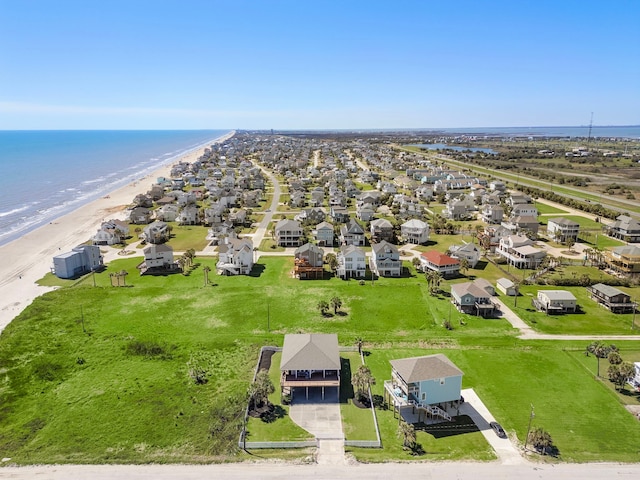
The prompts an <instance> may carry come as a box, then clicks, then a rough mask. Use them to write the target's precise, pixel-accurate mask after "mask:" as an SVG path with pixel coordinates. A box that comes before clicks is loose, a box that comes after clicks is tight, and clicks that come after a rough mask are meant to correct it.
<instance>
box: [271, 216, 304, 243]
mask: <svg viewBox="0 0 640 480" xmlns="http://www.w3.org/2000/svg"><path fill="white" fill-rule="evenodd" d="M274 230H275V236H276V243H277V244H278V245H280V246H281V247H299V246H300V245H302V239H303V235H304V232H303V231H302V227H301V226H300V222H297V221H295V220H287V219H282V220H280V221H279V222H278V223H276V226H275V228H274Z"/></svg>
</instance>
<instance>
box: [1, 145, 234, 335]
mask: <svg viewBox="0 0 640 480" xmlns="http://www.w3.org/2000/svg"><path fill="white" fill-rule="evenodd" d="M234 133H235V132H230V133H229V134H227V135H225V136H223V137H220V138H218V139H217V140H216V141H215V142H213V141H212V142H210V143H209V144H207V145H205V146H203V147H201V148H198V149H196V150H192V151H191V152H189V153H187V154H186V155H184V156H182V157H180V158H178V159H176V160H175V161H174V162H173V163H178V162H180V161H184V162H193V161H195V160H197V159H198V157H200V156H201V155H202V154H203V153H204V149H205V148H206V146H208V145H210V144H213V143H221V142H223V141H225V140H226V139H228V138H230V137H232V136H233V135H234ZM170 170H171V165H165V166H163V167H161V168H159V169H158V170H157V171H155V172H153V173H151V174H149V175H147V176H145V177H144V178H142V179H140V180H138V181H135V182H132V183H130V184H128V185H125V186H124V187H121V188H119V189H117V190H115V191H113V192H111V193H110V194H109V195H107V196H105V197H103V198H100V199H98V200H94V201H92V202H90V203H88V204H86V205H83V206H81V207H80V208H78V209H77V210H75V211H73V212H71V213H68V214H67V215H64V216H62V217H60V218H58V219H56V220H54V221H53V222H52V223H50V224H48V225H43V226H42V227H40V228H38V229H36V230H33V231H31V232H29V233H26V234H25V235H23V236H22V237H20V238H18V239H16V240H14V241H12V242H9V243H7V244H6V245H2V246H0V259H2V261H1V262H0V332H1V331H2V330H4V328H5V327H6V326H7V325H8V324H9V323H10V322H11V320H13V319H14V318H15V317H16V316H18V315H19V314H20V312H22V311H23V310H24V309H25V308H26V307H27V306H28V305H29V304H30V303H31V302H32V301H33V299H34V298H36V297H37V296H39V295H42V294H43V293H45V292H47V291H49V290H51V288H46V287H40V286H38V285H36V283H35V282H36V281H37V280H39V279H41V278H42V277H43V276H44V275H45V274H46V273H47V272H49V271H51V266H52V265H53V257H54V256H55V255H58V254H60V253H63V252H68V251H70V250H71V249H72V248H73V247H76V246H78V245H80V244H81V243H84V242H86V241H87V240H89V239H90V238H91V237H92V236H93V235H94V234H95V233H96V231H97V229H98V228H99V227H100V224H101V223H102V222H103V221H104V220H108V219H110V218H119V219H123V218H124V216H125V210H126V209H127V207H128V206H129V205H130V204H131V202H132V201H133V199H134V198H135V196H136V195H137V194H139V193H145V192H147V191H148V190H149V189H150V188H151V185H152V184H153V183H154V181H155V180H156V178H158V177H168V176H169V172H170Z"/></svg>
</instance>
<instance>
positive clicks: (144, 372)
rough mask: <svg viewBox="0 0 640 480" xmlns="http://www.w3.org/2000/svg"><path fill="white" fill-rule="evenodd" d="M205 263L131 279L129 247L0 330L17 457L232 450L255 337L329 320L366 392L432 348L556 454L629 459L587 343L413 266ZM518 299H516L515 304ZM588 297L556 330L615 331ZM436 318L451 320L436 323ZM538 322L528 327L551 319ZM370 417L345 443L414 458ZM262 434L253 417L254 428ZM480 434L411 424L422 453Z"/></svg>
mask: <svg viewBox="0 0 640 480" xmlns="http://www.w3.org/2000/svg"><path fill="white" fill-rule="evenodd" d="M215 260H216V259H215V258H212V257H204V258H203V257H197V258H196V259H195V262H196V264H197V267H196V268H195V269H194V270H193V271H192V272H191V273H190V274H189V275H181V274H175V275H168V276H140V275H139V274H138V273H137V271H136V269H135V267H136V265H137V264H138V263H139V262H140V257H127V258H124V259H121V260H116V261H113V262H111V263H110V264H109V265H108V267H107V269H106V270H105V271H104V272H102V273H99V274H96V275H95V279H96V285H97V286H96V287H93V282H92V279H91V278H90V276H88V277H85V278H83V279H82V280H81V281H79V282H76V283H74V284H73V286H70V287H66V288H61V289H58V290H56V291H53V292H50V293H47V294H45V295H43V296H41V297H38V298H36V299H35V300H34V302H33V303H32V305H30V306H29V307H28V308H27V309H26V310H25V311H24V312H23V313H22V314H21V315H19V316H18V317H17V318H16V319H15V320H14V321H13V322H11V323H10V324H9V325H8V326H7V327H6V329H5V330H4V331H3V332H2V335H0V368H2V376H1V377H0V455H1V456H2V457H11V458H12V460H11V461H12V462H15V463H18V464H34V463H149V462H154V463H163V462H174V463H175V462H211V461H222V460H232V459H234V458H238V457H237V454H238V452H237V440H238V435H239V432H240V429H241V427H242V419H243V415H244V409H245V407H246V391H247V388H248V386H249V383H250V381H251V378H252V376H253V370H254V366H255V362H256V360H257V356H258V352H259V347H260V346H262V345H281V344H282V340H283V335H284V334H286V333H298V332H310V333H311V332H318V333H326V332H334V333H336V334H338V338H339V342H340V344H341V345H353V344H354V341H355V338H356V337H361V338H363V339H364V340H365V343H366V346H367V347H366V348H367V350H368V351H369V352H370V355H369V356H367V357H366V361H367V364H368V365H369V366H370V367H371V368H372V371H373V373H374V376H375V377H376V378H377V380H378V383H377V385H376V386H375V387H374V393H377V394H382V390H381V389H382V382H383V380H384V379H387V378H389V375H390V366H389V364H388V360H389V359H391V358H402V357H405V356H412V355H419V354H427V353H435V352H443V353H446V354H447V355H448V356H449V357H450V358H451V359H452V360H453V361H454V362H455V363H456V364H457V365H458V366H459V367H460V368H461V369H462V370H463V371H464V372H465V377H464V386H465V387H473V388H474V389H475V390H476V392H478V394H479V395H480V397H481V398H482V399H483V401H484V402H485V404H486V405H487V406H488V408H489V409H490V410H491V411H492V413H493V414H494V415H495V416H496V418H497V419H498V420H499V421H501V422H503V425H504V426H505V428H506V429H507V430H508V431H510V432H514V433H515V435H517V438H518V439H520V441H522V439H523V438H524V434H525V432H526V422H527V420H528V412H529V406H530V403H532V402H533V403H534V404H535V406H536V415H537V416H536V422H540V423H539V424H540V425H541V426H543V427H545V428H546V429H547V430H549V431H550V433H551V434H552V436H553V438H554V441H555V442H556V443H557V445H558V446H559V448H560V452H561V455H562V457H561V458H562V459H565V460H570V461H591V460H593V461H595V460H599V461H638V460H640V459H638V453H637V451H638V450H637V445H638V444H640V438H639V437H640V432H639V431H638V429H637V421H636V420H635V419H634V418H633V417H632V416H631V415H629V414H628V413H627V412H626V411H625V410H624V409H623V408H622V407H621V401H620V400H619V399H618V398H617V396H616V395H615V394H613V393H612V392H611V389H610V388H608V387H604V386H603V385H602V384H601V383H599V382H594V381H593V374H592V373H591V371H589V370H588V369H585V368H584V366H583V365H581V364H580V363H576V361H575V360H573V357H572V356H571V355H567V353H566V352H565V351H564V348H565V347H566V348H577V349H579V350H584V345H582V343H584V342H542V341H540V342H531V341H529V342H524V341H521V340H518V339H517V337H516V336H515V334H516V331H515V330H514V329H513V328H512V327H511V325H510V324H508V322H506V321H505V320H503V319H482V318H478V317H473V316H468V315H462V314H460V313H458V312H457V311H456V310H455V309H452V308H451V304H450V301H449V297H448V295H447V291H448V288H449V287H448V285H449V284H448V282H445V283H444V285H443V290H444V291H443V293H441V294H440V295H438V296H431V295H430V294H429V292H428V288H427V284H426V280H425V279H424V277H423V276H422V275H416V276H408V277H405V278H380V279H377V280H376V281H375V282H371V281H367V282H365V284H364V285H361V284H360V282H358V281H356V280H351V281H343V280H340V279H338V278H331V277H327V279H326V280H317V281H300V280H296V279H293V278H292V277H291V273H290V272H291V270H292V268H293V259H292V258H291V257H267V258H260V259H259V261H258V264H257V265H256V267H255V269H254V271H253V272H252V275H250V276H237V277H225V276H216V275H215V274H213V273H212V272H214V271H215V269H213V270H212V272H210V284H209V285H206V286H205V285H204V275H203V272H202V269H203V267H204V266H205V265H206V266H210V267H215ZM198 264H199V265H198ZM122 270H126V271H128V272H129V275H127V276H126V278H124V281H125V282H126V287H125V286H123V285H124V283H123V284H122V285H121V286H120V287H118V286H111V285H112V281H113V278H112V277H110V273H114V272H120V271H122ZM411 271H412V270H411ZM412 272H413V271H412ZM334 296H338V297H340V298H341V300H342V307H341V308H340V309H339V311H338V312H333V310H331V311H330V312H329V313H328V314H327V315H322V314H321V313H320V312H319V310H318V308H317V305H318V302H319V301H320V300H324V301H330V299H331V298H332V297H334ZM526 298H527V297H521V298H520V300H519V302H518V303H519V305H520V304H521V303H522V306H523V308H524V306H525V303H526V301H525V300H526ZM521 301H522V302H521ZM579 301H580V302H583V300H582V299H580V300H579ZM594 305H595V304H594ZM597 308H598V312H597V315H595V314H588V315H583V316H582V318H581V319H580V320H581V322H582V324H579V322H578V321H575V322H574V321H572V320H571V319H569V322H568V323H569V327H567V328H569V331H571V329H573V330H575V331H576V332H580V333H586V332H589V333H592V334H594V335H598V334H604V333H607V332H611V333H613V332H614V331H615V332H616V333H618V329H616V328H615V327H614V324H613V323H612V322H613V319H611V320H609V321H605V322H602V321H600V320H599V316H598V315H602V314H603V313H604V312H605V311H604V310H603V309H601V307H597ZM519 309H520V306H519V307H518V310H517V311H518V313H520V311H519ZM525 311H526V310H525ZM449 316H450V317H449ZM448 318H451V323H452V326H453V329H452V330H448V329H446V328H444V326H443V322H444V320H445V319H448ZM618 318H620V319H622V317H619V316H616V318H615V320H618ZM566 319H567V317H566V316H565V317H561V318H553V319H549V321H550V322H552V321H555V322H557V323H561V322H565V321H566ZM621 322H622V323H623V322H625V320H621ZM540 323H541V322H540V321H539V320H538V321H537V322H536V323H535V324H533V325H534V328H536V329H540V330H543V331H547V330H548V329H551V327H548V326H544V325H543V326H542V327H544V328H541V326H540ZM572 324H573V326H572ZM545 329H546V330H545ZM627 329H628V328H627ZM623 330H624V326H623V325H622V324H621V326H620V329H619V331H623ZM559 331H562V332H563V333H564V331H565V329H560V330H559ZM274 365H277V362H276V363H275V364H274ZM354 365H356V363H354V362H351V366H352V368H353V366H354ZM195 367H197V368H198V369H200V368H201V369H203V370H204V371H205V372H206V373H205V376H204V379H205V380H206V381H205V382H203V383H200V384H197V383H196V382H195V381H194V379H193V377H192V375H190V372H193V371H194V368H195ZM274 372H275V370H274ZM274 374H275V373H274ZM276 385H277V383H276ZM278 401H279V399H278ZM539 412H540V413H539ZM351 413H352V412H347V414H346V418H347V421H348V423H347V425H356V426H357V425H360V424H362V425H365V423H363V422H366V420H365V418H364V416H363V417H362V418H361V417H360V416H359V415H356V413H358V414H359V413H361V412H356V413H353V415H352V414H351ZM280 421H283V423H282V425H283V428H282V432H283V433H282V434H278V435H280V436H281V437H282V436H285V433H286V435H293V436H294V437H295V436H296V435H297V434H296V433H295V431H294V428H293V426H291V425H289V426H287V425H285V422H286V417H285V418H283V419H278V420H276V422H275V423H277V422H280ZM379 422H380V426H381V431H382V435H383V444H384V445H385V448H384V449H383V450H382V451H376V452H372V451H364V450H362V449H353V452H354V454H355V455H356V456H357V457H358V458H361V459H363V460H369V461H383V460H385V459H392V458H407V459H411V458H413V457H410V456H409V455H408V454H407V453H406V452H404V451H403V450H402V449H401V446H400V441H399V439H398V438H397V437H396V429H397V424H396V423H395V422H397V419H393V417H392V415H391V413H390V412H385V411H380V415H379ZM262 427H264V428H262ZM278 428H279V427H278ZM272 431H273V430H272V429H270V428H269V426H268V425H261V424H258V425H257V426H252V435H255V436H256V437H259V438H261V437H262V436H265V434H266V436H268V434H270V433H271V432H272ZM298 433H300V432H298ZM351 434H353V433H351ZM278 435H276V436H278ZM478 435H479V433H477V432H475V433H474V432H469V433H465V434H464V435H451V436H449V437H438V436H437V435H436V434H434V433H433V432H431V433H428V432H419V442H420V443H421V444H422V445H423V447H424V449H425V451H426V452H431V453H428V455H427V456H426V457H419V458H428V459H431V458H433V459H436V458H442V459H444V458H448V459H450V458H454V459H488V458H492V456H493V454H492V453H491V452H490V450H489V449H488V446H487V445H486V442H484V440H483V439H482V440H481V437H480V436H478ZM367 436H368V434H367ZM476 437H477V438H476ZM254 438H255V437H254Z"/></svg>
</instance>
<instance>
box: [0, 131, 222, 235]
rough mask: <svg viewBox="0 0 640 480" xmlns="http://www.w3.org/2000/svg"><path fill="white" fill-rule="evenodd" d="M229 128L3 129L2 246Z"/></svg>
mask: <svg viewBox="0 0 640 480" xmlns="http://www.w3.org/2000/svg"><path fill="white" fill-rule="evenodd" d="M228 132H229V130H196V131H187V130H179V131H169V130H162V131H152V130H149V131H130V130H127V131H114V130H108V131H98V130H82V131H68V130H60V131H0V245H2V244H5V243H7V242H10V241H12V240H15V239H16V238H19V237H20V236H22V235H24V234H25V233H27V232H29V231H31V230H33V229H35V228H37V227H39V226H41V225H44V224H46V223H49V222H51V221H53V220H54V219H55V218H58V217H60V216H62V215H64V214H66V213H68V212H71V211H72V210H75V209H76V208H78V207H80V206H81V205H83V204H85V203H88V202H90V201H92V200H94V199H96V198H99V197H101V196H104V195H106V194H107V193H109V192H111V191H113V190H115V189H116V188H118V187H121V186H123V185H126V184H127V183H130V182H132V181H134V180H136V179H139V178H141V177H143V176H145V175H147V174H149V173H150V172H152V171H154V170H156V169H158V168H159V167H161V166H163V165H166V164H168V163H172V162H173V161H176V160H177V159H178V158H179V157H180V156H182V155H184V154H185V153H187V152H188V151H190V150H193V149H195V148H198V147H200V146H204V145H208V144H211V143H212V141H213V140H215V139H216V138H219V137H221V136H223V135H225V134H226V133H228Z"/></svg>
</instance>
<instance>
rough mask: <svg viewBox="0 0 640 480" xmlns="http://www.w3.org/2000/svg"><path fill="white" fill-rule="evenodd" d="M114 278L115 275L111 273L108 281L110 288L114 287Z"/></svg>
mask: <svg viewBox="0 0 640 480" xmlns="http://www.w3.org/2000/svg"><path fill="white" fill-rule="evenodd" d="M115 276H116V274H115V273H113V272H112V273H110V274H109V280H110V281H111V286H112V287H113V286H115V285H114V284H113V277H115Z"/></svg>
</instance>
